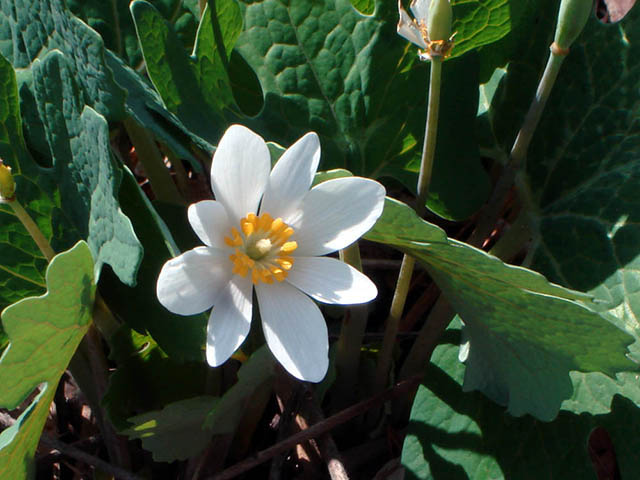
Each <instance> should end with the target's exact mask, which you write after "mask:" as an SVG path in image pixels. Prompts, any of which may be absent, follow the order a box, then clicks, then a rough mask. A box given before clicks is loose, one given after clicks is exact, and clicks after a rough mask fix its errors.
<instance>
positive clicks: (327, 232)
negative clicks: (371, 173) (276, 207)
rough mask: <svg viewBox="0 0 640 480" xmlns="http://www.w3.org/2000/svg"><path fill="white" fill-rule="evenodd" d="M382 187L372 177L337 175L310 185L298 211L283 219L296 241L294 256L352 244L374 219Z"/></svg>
mask: <svg viewBox="0 0 640 480" xmlns="http://www.w3.org/2000/svg"><path fill="white" fill-rule="evenodd" d="M384 195H385V190H384V187H383V186H382V185H380V184H379V183H378V182H376V181H375V180H370V179H368V178H361V177H347V178H336V179H335V180H328V181H326V182H323V183H321V184H319V185H316V186H315V187H313V188H312V189H311V190H310V191H309V193H308V194H307V195H306V196H305V198H304V199H303V201H302V204H301V206H300V209H299V211H298V212H296V214H295V215H293V216H291V217H290V218H288V219H287V220H288V221H287V220H285V221H286V222H287V223H288V224H289V225H291V226H292V227H293V228H294V230H295V233H294V236H293V237H291V239H292V240H295V241H296V242H298V248H297V249H296V251H295V252H294V256H301V257H315V256H317V255H325V254H327V253H331V252H335V251H336V250H339V249H341V248H344V247H346V246H347V245H351V244H352V243H353V242H355V241H356V240H357V239H358V238H360V237H361V236H362V235H364V234H365V233H366V232H367V231H368V230H369V229H370V228H371V227H372V226H373V224H374V223H375V222H376V220H377V219H378V217H379V216H380V214H381V213H382V208H383V206H384Z"/></svg>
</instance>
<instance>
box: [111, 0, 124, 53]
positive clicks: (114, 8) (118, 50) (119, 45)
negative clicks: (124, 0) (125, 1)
mask: <svg viewBox="0 0 640 480" xmlns="http://www.w3.org/2000/svg"><path fill="white" fill-rule="evenodd" d="M111 14H112V15H113V30H114V35H115V37H116V53H117V54H118V55H119V56H120V57H122V31H121V29H120V16H119V15H118V5H117V0H111Z"/></svg>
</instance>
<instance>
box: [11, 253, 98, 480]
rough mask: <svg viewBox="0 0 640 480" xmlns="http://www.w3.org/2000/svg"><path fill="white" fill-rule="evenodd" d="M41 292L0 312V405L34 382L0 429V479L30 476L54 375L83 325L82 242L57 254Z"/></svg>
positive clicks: (86, 291) (88, 280)
mask: <svg viewBox="0 0 640 480" xmlns="http://www.w3.org/2000/svg"><path fill="white" fill-rule="evenodd" d="M46 282H47V293H46V294H45V295H43V296H41V297H36V298H26V299H24V300H21V301H20V302H18V303H15V304H13V305H11V306H10V307H8V308H6V309H5V310H4V311H3V312H2V323H3V326H4V329H5V331H6V332H7V334H8V335H9V338H10V341H11V344H10V346H9V348H8V349H7V350H6V351H5V352H4V354H3V355H2V358H0V382H1V384H2V389H1V390H0V405H1V406H2V407H4V408H8V409H14V408H16V407H17V406H18V405H20V403H22V402H23V401H24V400H25V399H26V398H27V397H28V396H29V395H30V394H31V393H32V392H33V391H34V389H36V388H37V387H38V386H40V389H41V391H40V393H39V394H38V395H37V396H36V398H34V400H33V401H32V403H31V404H30V405H29V407H28V408H27V409H26V410H25V411H24V412H23V414H22V415H21V416H20V418H19V419H18V421H17V422H16V423H15V424H14V425H13V426H11V427H9V428H8V429H6V430H4V431H3V432H2V433H0V477H2V478H16V479H18V478H25V479H26V478H34V476H35V465H34V464H33V456H34V453H35V449H36V447H37V445H38V441H39V438H40V434H41V432H42V428H43V426H44V423H45V420H46V418H47V415H48V413H49V405H50V404H51V401H52V400H53V396H54V394H55V391H56V386H57V385H58V381H59V380H60V376H61V375H62V373H63V372H64V370H65V369H66V368H67V365H68V363H69V361H70V360H71V357H72V356H73V354H74V352H75V350H76V348H77V347H78V345H79V343H80V341H81V340H82V337H83V336H84V334H85V333H86V331H87V329H88V328H89V325H90V322H91V313H92V307H93V296H94V292H95V285H94V283H93V259H92V257H91V252H90V250H89V248H88V246H87V244H86V243H84V242H79V243H78V244H77V245H76V246H75V247H73V248H72V249H71V250H69V251H67V252H64V253H61V254H59V255H57V256H56V257H55V258H54V259H53V260H52V261H51V264H50V265H49V268H48V269H47V274H46Z"/></svg>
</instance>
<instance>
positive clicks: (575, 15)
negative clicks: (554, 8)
mask: <svg viewBox="0 0 640 480" xmlns="http://www.w3.org/2000/svg"><path fill="white" fill-rule="evenodd" d="M592 9H593V0H562V2H561V3H560V13H558V25H557V27H556V35H555V38H554V39H553V40H554V43H555V44H556V46H557V48H558V49H559V50H560V51H565V52H568V51H569V48H570V47H571V45H572V44H573V42H575V40H576V38H578V35H580V32H582V29H583V28H584V26H585V25H586V24H587V20H588V19H589V14H590V13H591V10H592Z"/></svg>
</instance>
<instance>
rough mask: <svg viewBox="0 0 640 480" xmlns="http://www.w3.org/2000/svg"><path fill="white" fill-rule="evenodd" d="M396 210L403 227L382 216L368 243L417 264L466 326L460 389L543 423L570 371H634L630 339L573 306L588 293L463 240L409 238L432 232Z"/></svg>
mask: <svg viewBox="0 0 640 480" xmlns="http://www.w3.org/2000/svg"><path fill="white" fill-rule="evenodd" d="M395 208H396V209H398V210H402V209H405V210H407V213H405V214H404V215H403V222H402V223H403V224H404V229H403V230H400V231H398V230H399V229H398V228H397V226H396V224H395V223H394V218H399V217H400V215H401V214H400V213H399V214H398V215H393V216H391V217H389V216H388V214H387V213H386V212H383V215H382V217H381V219H380V220H379V221H378V223H377V224H376V225H375V226H374V228H373V229H372V230H371V231H370V232H369V233H368V234H367V235H366V238H367V239H369V240H373V241H379V242H382V243H386V244H390V245H394V246H396V247H398V248H400V249H401V250H403V251H405V252H406V253H409V254H411V255H413V256H414V257H416V258H417V259H418V260H419V261H421V262H422V263H423V264H424V265H425V267H426V268H427V270H428V272H429V274H430V275H431V277H432V278H433V279H434V281H435V282H436V283H437V284H438V286H439V287H440V289H441V290H442V292H443V294H444V295H445V296H446V298H447V300H448V301H449V303H450V304H451V305H452V306H453V308H454V309H455V310H456V312H458V314H459V315H460V317H461V318H462V320H463V321H464V322H465V330H464V333H465V335H466V340H467V341H468V345H467V349H466V350H465V353H464V354H463V356H464V357H465V360H466V365H467V369H466V372H465V383H464V388H465V390H475V389H479V390H481V391H483V392H484V393H485V394H486V395H487V396H488V397H490V398H491V399H493V400H494V401H496V402H497V403H500V404H503V405H508V407H509V408H508V411H509V412H510V413H511V414H512V415H515V416H521V415H524V414H527V413H529V414H531V415H534V416H536V417H537V418H539V419H542V420H547V421H548V420H551V419H553V418H554V417H555V416H556V415H557V413H558V410H559V408H560V405H561V403H562V401H563V400H565V399H566V398H569V397H570V396H571V394H572V386H571V380H570V377H569V372H570V371H572V370H577V371H583V372H592V371H595V372H603V373H606V374H607V375H609V376H614V375H615V374H616V373H617V372H620V371H623V370H632V369H634V370H635V368H636V366H635V364H634V363H633V362H631V361H630V360H628V359H627V358H626V356H625V354H626V352H627V349H626V347H627V346H628V345H629V344H630V343H632V337H631V336H630V335H628V334H627V333H625V332H623V331H622V330H620V329H619V328H617V327H616V326H615V325H614V324H613V323H612V322H610V321H609V320H608V317H605V316H601V315H600V314H598V313H596V312H594V311H593V310H591V309H589V308H587V307H586V306H585V305H584V304H582V303H579V302H578V301H577V300H586V299H588V298H589V297H588V296H587V295H585V294H582V293H580V292H575V291H571V290H568V289H566V288H563V287H560V286H558V285H553V284H551V283H549V282H548V281H547V280H546V279H545V278H544V277H543V276H542V275H540V274H539V273H536V272H533V271H531V270H527V269H525V268H521V267H514V266H510V265H506V264H504V263H503V262H502V261H500V260H499V259H497V258H496V257H493V256H491V255H489V254H487V253H485V252H483V251H482V250H478V249H476V248H473V247H471V246H469V245H467V244H464V243H462V242H458V241H456V240H452V239H449V242H448V243H445V242H435V243H432V239H431V237H429V236H426V235H425V237H426V238H425V239H422V238H421V236H420V235H413V234H412V233H411V232H416V233H418V232H419V231H420V230H424V231H425V232H426V233H427V234H429V230H433V227H432V226H431V225H429V224H428V223H427V222H425V221H423V220H420V219H418V218H417V217H416V216H413V218H411V214H410V213H408V211H409V210H410V209H409V207H407V206H401V205H398V204H396V206H395ZM385 210H386V207H385ZM387 221H388V223H387ZM396 232H397V233H396ZM407 232H408V233H407Z"/></svg>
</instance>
